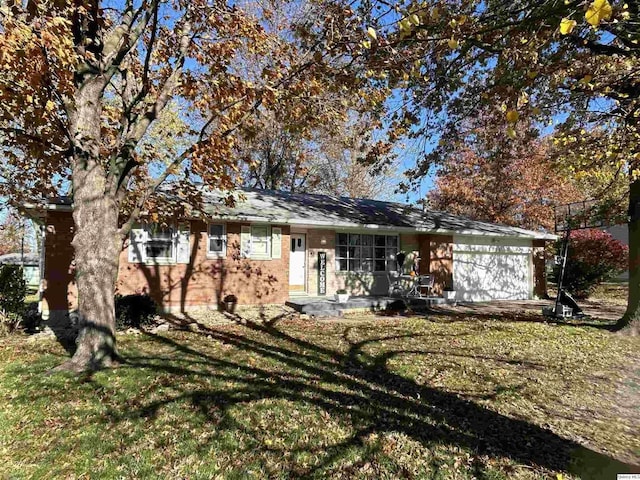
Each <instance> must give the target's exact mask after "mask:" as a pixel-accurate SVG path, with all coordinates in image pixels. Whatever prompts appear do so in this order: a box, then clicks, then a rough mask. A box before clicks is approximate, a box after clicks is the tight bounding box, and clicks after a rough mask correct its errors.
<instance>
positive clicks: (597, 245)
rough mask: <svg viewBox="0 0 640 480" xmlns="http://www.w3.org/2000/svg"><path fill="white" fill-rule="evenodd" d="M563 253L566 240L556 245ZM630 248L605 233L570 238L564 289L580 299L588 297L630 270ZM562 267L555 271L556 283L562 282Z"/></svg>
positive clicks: (577, 234) (578, 232) (584, 232)
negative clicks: (597, 288)
mask: <svg viewBox="0 0 640 480" xmlns="http://www.w3.org/2000/svg"><path fill="white" fill-rule="evenodd" d="M556 248H557V251H558V254H560V253H561V249H562V240H559V241H558V242H556ZM628 258H629V248H628V247H627V246H626V245H624V244H623V243H621V242H619V241H618V240H616V239H615V238H613V237H612V236H611V234H610V233H608V232H603V231H602V230H597V229H590V230H576V231H574V232H571V235H570V236H569V253H568V255H567V266H566V269H565V273H564V280H563V282H562V284H563V286H564V287H565V288H566V289H567V290H568V291H569V292H571V293H572V294H573V295H574V296H575V297H576V298H586V297H588V296H589V294H591V292H592V291H593V289H594V288H595V287H596V286H597V285H598V284H600V283H602V282H606V281H607V280H610V279H612V278H614V277H615V276H616V275H618V274H619V273H621V272H623V271H624V270H625V269H626V268H627V263H628ZM561 268H562V266H561V265H556V266H555V267H554V269H553V278H554V281H556V282H558V280H559V279H560V270H561Z"/></svg>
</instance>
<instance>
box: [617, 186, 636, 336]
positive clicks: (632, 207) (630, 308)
mask: <svg viewBox="0 0 640 480" xmlns="http://www.w3.org/2000/svg"><path fill="white" fill-rule="evenodd" d="M617 328H618V329H619V330H620V333H623V334H627V335H632V336H637V335H640V180H634V181H632V182H631V185H630V187H629V300H628V303H627V311H626V313H625V314H624V316H623V317H622V318H621V319H620V320H619V321H618V324H617Z"/></svg>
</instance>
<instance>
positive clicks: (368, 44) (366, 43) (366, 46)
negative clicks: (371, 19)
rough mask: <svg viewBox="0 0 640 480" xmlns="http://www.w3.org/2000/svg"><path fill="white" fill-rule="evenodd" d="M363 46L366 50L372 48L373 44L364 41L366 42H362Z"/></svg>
mask: <svg viewBox="0 0 640 480" xmlns="http://www.w3.org/2000/svg"><path fill="white" fill-rule="evenodd" d="M362 46H363V47H364V48H371V42H370V41H369V40H364V41H363V42H362Z"/></svg>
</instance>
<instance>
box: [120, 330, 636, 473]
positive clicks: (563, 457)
mask: <svg viewBox="0 0 640 480" xmlns="http://www.w3.org/2000/svg"><path fill="white" fill-rule="evenodd" d="M198 325H199V329H200V330H199V332H195V333H193V334H194V335H203V336H206V337H208V338H209V339H211V340H217V341H220V342H223V343H224V344H227V345H230V346H232V347H235V348H236V349H239V350H243V351H246V352H248V353H250V354H257V355H260V356H261V357H263V358H264V359H267V360H270V361H275V362H279V363H280V364H282V365H283V366H286V367H287V368H288V369H290V371H283V370H282V369H277V370H275V369H274V370H271V369H268V368H262V367H258V366H255V365H252V364H251V363H250V362H244V361H240V362H236V361H232V360H230V359H228V358H224V357H222V356H221V357H220V358H218V357H216V356H212V355H210V354H208V353H206V351H201V350H199V349H196V348H194V347H192V346H189V345H188V344H187V343H186V342H184V343H181V342H180V341H178V340H176V339H174V338H171V337H167V336H158V335H151V334H150V335H151V336H152V337H153V339H154V341H157V342H159V343H162V344H164V345H166V346H170V347H171V348H173V349H175V350H177V351H179V352H180V353H181V354H182V355H184V359H181V360H180V363H178V364H176V362H175V361H176V359H175V358H174V357H169V356H167V357H164V356H137V357H136V356H129V357H127V358H126V362H127V364H128V365H129V366H131V367H134V368H149V369H153V370H159V371H164V372H167V373H170V374H175V375H186V376H195V377H198V376H204V377H211V376H214V375H215V377H217V378H224V379H226V380H229V381H232V382H240V383H242V384H245V385H246V386H245V387H244V388H240V389H236V390H231V391H229V390H224V391H222V390H216V389H207V388H202V389H192V390H183V391H182V392H181V393H179V394H177V395H175V396H172V397H171V398H163V399H161V400H157V401H153V402H150V403H147V404H141V405H140V406H139V408H137V409H134V410H133V411H128V412H126V413H122V412H112V413H111V414H110V419H111V420H112V421H120V420H126V419H127V418H140V417H143V418H153V417H155V416H156V415H157V413H158V411H159V410H160V409H161V408H162V407H164V406H166V405H168V404H171V403H173V402H183V401H188V402H190V403H191V404H192V405H193V406H194V407H195V408H197V409H198V410H199V411H200V412H201V413H202V414H203V415H205V418H209V419H210V421H214V419H213V417H212V416H211V412H217V413H216V416H217V417H219V415H220V412H224V411H227V410H228V409H229V408H231V407H233V406H234V405H237V404H241V403H245V402H250V401H257V400H264V399H283V400H288V401H292V402H305V403H309V404H312V405H315V406H317V407H319V408H320V409H323V410H324V411H326V412H327V413H329V414H333V415H336V416H343V415H348V418H349V422H350V423H351V424H352V425H353V426H354V428H355V429H357V432H356V433H355V434H353V435H352V436H351V437H350V438H349V439H347V440H346V441H344V442H342V443H339V444H335V445H332V446H328V447H326V448H324V449H323V452H322V453H323V454H324V460H323V461H322V463H321V464H320V465H317V466H316V467H314V468H313V469H312V470H308V471H306V472H299V473H300V474H303V475H317V474H319V473H320V471H321V470H322V469H323V468H329V467H331V466H332V464H333V463H334V462H336V461H338V460H339V459H340V458H341V457H342V456H343V455H344V454H345V452H346V451H348V450H349V449H351V448H353V447H354V446H362V445H363V442H364V441H365V439H366V437H367V436H368V435H370V434H372V433H384V432H400V433H404V434H406V435H407V436H409V437H411V438H413V439H414V440H417V441H418V442H420V443H421V444H423V445H424V446H426V447H428V448H429V447H436V446H438V445H449V446H459V447H463V448H466V449H469V450H470V451H472V452H476V454H477V455H488V456H492V457H496V456H504V457H508V458H509V459H511V460H513V461H514V462H516V463H518V464H522V465H527V466H530V467H532V468H536V467H542V468H545V469H548V470H552V471H569V472H572V473H574V474H577V475H579V476H581V477H582V478H586V479H588V478H593V479H601V478H614V474H615V473H622V472H631V471H636V472H638V471H640V469H639V468H638V467H635V466H632V465H627V464H624V463H621V462H619V461H617V460H615V459H613V458H610V457H608V456H606V455H603V454H601V453H598V452H596V451H593V450H590V449H588V448H585V447H583V446H581V445H579V444H577V443H575V442H573V441H571V440H567V439H564V438H562V437H560V436H558V435H556V434H554V433H553V432H551V431H550V430H547V429H544V428H541V427H538V426H536V425H533V424H531V423H528V422H526V421H523V420H518V419H514V418H509V417H506V416H503V415H501V414H499V413H497V412H494V411H491V410H489V409H487V408H484V407H482V406H480V405H478V404H475V403H473V402H471V401H468V400H465V399H463V398H460V397H458V396H456V395H455V394H452V393H448V392H445V391H441V390H438V389H436V388H432V387H428V386H424V385H418V384H417V383H415V382H414V381H412V380H410V379H407V378H404V377H402V376H401V375H398V374H396V373H393V372H392V371H390V370H389V368H388V367H387V362H388V360H390V359H391V358H393V357H394V356H397V355H402V354H404V353H409V352H404V351H394V352H384V353H382V354H380V355H374V356H372V355H369V354H367V353H366V352H365V351H364V348H365V347H366V346H368V345H371V344H373V343H376V342H381V341H385V340H391V339H393V338H395V337H379V338H373V339H368V340H363V341H360V342H352V341H350V342H349V343H350V347H349V349H348V351H347V352H346V353H343V352H340V351H337V350H333V349H331V348H327V347H325V346H322V345H319V344H316V343H313V342H311V341H307V340H303V339H300V338H297V337H295V336H292V335H290V334H288V333H286V332H284V331H283V330H280V329H279V328H278V326H277V321H271V322H266V323H263V324H260V323H254V322H248V321H242V325H243V328H246V329H247V331H246V334H245V333H244V331H243V330H242V329H240V330H238V329H234V331H228V330H225V329H220V330H217V329H211V328H207V327H206V326H204V325H202V324H198ZM238 332H240V333H238ZM255 334H259V335H255ZM410 336H411V335H408V337H410ZM343 338H345V339H347V340H348V338H347V335H345V336H344V337H343ZM211 369H215V371H216V373H212V370H211ZM292 372H293V373H292ZM176 380H177V379H176ZM173 387H175V388H176V389H178V390H179V389H180V385H179V382H178V381H176V384H175V385H173ZM232 423H233V422H232ZM232 427H233V428H238V426H237V425H235V426H232ZM264 448H267V447H264ZM269 448H271V447H269ZM283 453H284V452H283ZM478 468H480V470H482V467H481V466H480V467H478Z"/></svg>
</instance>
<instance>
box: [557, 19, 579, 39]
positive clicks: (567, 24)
mask: <svg viewBox="0 0 640 480" xmlns="http://www.w3.org/2000/svg"><path fill="white" fill-rule="evenodd" d="M577 24H578V22H576V21H575V20H571V19H569V18H563V19H562V21H561V22H560V33H561V34H562V35H569V34H570V33H571V32H573V29H574V28H576V25H577Z"/></svg>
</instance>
